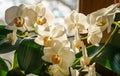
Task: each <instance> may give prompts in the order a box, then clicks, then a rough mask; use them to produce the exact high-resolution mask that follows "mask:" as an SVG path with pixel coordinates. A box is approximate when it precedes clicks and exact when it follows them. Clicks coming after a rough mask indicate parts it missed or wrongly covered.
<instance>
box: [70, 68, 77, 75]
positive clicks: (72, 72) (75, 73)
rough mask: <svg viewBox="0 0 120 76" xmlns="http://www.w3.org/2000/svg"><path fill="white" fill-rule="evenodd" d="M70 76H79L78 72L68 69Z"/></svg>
mask: <svg viewBox="0 0 120 76" xmlns="http://www.w3.org/2000/svg"><path fill="white" fill-rule="evenodd" d="M70 71H71V76H79V71H78V70H76V69H73V68H70Z"/></svg>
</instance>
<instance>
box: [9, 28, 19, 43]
mask: <svg viewBox="0 0 120 76" xmlns="http://www.w3.org/2000/svg"><path fill="white" fill-rule="evenodd" d="M16 31H17V30H13V32H12V33H9V34H7V39H8V40H9V41H10V42H11V43H12V45H15V43H16V41H17V36H16Z"/></svg>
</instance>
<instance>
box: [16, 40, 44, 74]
mask: <svg viewBox="0 0 120 76" xmlns="http://www.w3.org/2000/svg"><path fill="white" fill-rule="evenodd" d="M43 48H44V47H43V46H40V45H38V44H36V43H35V42H34V39H25V40H23V41H22V42H21V43H20V45H19V48H18V49H17V58H18V63H19V66H20V68H21V69H22V70H24V71H25V72H26V74H28V73H31V72H33V71H35V70H36V69H38V68H42V65H43V60H42V59H41V57H42V55H43Z"/></svg>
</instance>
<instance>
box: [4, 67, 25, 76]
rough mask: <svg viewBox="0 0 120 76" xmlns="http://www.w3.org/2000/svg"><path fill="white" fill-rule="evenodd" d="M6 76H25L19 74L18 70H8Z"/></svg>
mask: <svg viewBox="0 0 120 76" xmlns="http://www.w3.org/2000/svg"><path fill="white" fill-rule="evenodd" d="M6 76H25V75H24V74H23V73H22V72H21V70H20V68H14V69H12V70H10V71H9V72H8V73H7V75H6Z"/></svg>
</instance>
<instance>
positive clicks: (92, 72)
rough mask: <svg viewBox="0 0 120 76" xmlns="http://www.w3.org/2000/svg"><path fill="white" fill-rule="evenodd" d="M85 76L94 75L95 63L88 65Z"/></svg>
mask: <svg viewBox="0 0 120 76" xmlns="http://www.w3.org/2000/svg"><path fill="white" fill-rule="evenodd" d="M85 76H96V71H95V63H93V64H92V65H90V66H89V67H88V74H86V75H85Z"/></svg>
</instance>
